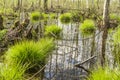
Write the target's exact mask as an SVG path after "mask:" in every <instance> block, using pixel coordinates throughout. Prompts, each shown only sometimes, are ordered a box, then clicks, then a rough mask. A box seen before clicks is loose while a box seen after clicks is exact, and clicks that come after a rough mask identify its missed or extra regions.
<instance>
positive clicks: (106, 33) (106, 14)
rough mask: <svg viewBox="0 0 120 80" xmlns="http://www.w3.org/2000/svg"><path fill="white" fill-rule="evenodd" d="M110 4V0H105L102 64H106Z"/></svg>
mask: <svg viewBox="0 0 120 80" xmlns="http://www.w3.org/2000/svg"><path fill="white" fill-rule="evenodd" d="M109 5H110V0H105V3H104V11H103V25H104V26H103V35H102V47H101V66H103V67H104V66H105V51H106V40H107V36H108V30H107V29H108V27H109Z"/></svg>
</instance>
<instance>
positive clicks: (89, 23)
mask: <svg viewBox="0 0 120 80" xmlns="http://www.w3.org/2000/svg"><path fill="white" fill-rule="evenodd" d="M95 30H96V27H95V23H94V21H93V20H89V19H87V20H85V21H84V22H83V23H82V24H81V25H80V31H81V33H82V34H83V35H91V34H93V33H94V32H95Z"/></svg>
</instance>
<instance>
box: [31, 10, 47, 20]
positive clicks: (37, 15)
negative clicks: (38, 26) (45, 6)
mask: <svg viewBox="0 0 120 80" xmlns="http://www.w3.org/2000/svg"><path fill="white" fill-rule="evenodd" d="M30 17H31V20H32V21H33V22H38V21H41V20H47V19H48V18H49V16H48V14H45V13H40V12H32V13H31V15H30Z"/></svg>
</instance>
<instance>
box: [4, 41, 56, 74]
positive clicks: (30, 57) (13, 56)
mask: <svg viewBox="0 0 120 80" xmlns="http://www.w3.org/2000/svg"><path fill="white" fill-rule="evenodd" d="M54 47H55V45H54V43H53V40H52V39H42V40H40V41H38V42H35V41H23V42H20V43H17V44H15V45H14V46H12V47H10V48H9V50H8V51H7V52H6V55H5V59H6V62H7V64H9V63H10V64H11V63H12V65H17V63H18V62H20V61H21V63H20V64H21V65H24V64H30V65H29V67H30V68H29V69H28V70H27V72H33V71H34V72H36V71H37V70H38V69H40V68H41V67H43V66H44V65H45V64H46V58H47V57H48V56H49V54H50V52H51V51H52V50H53V49H54ZM12 65H11V66H12Z"/></svg>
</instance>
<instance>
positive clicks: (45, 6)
mask: <svg viewBox="0 0 120 80" xmlns="http://www.w3.org/2000/svg"><path fill="white" fill-rule="evenodd" d="M47 3H48V0H44V11H45V12H46V11H47V10H48V4H47Z"/></svg>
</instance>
